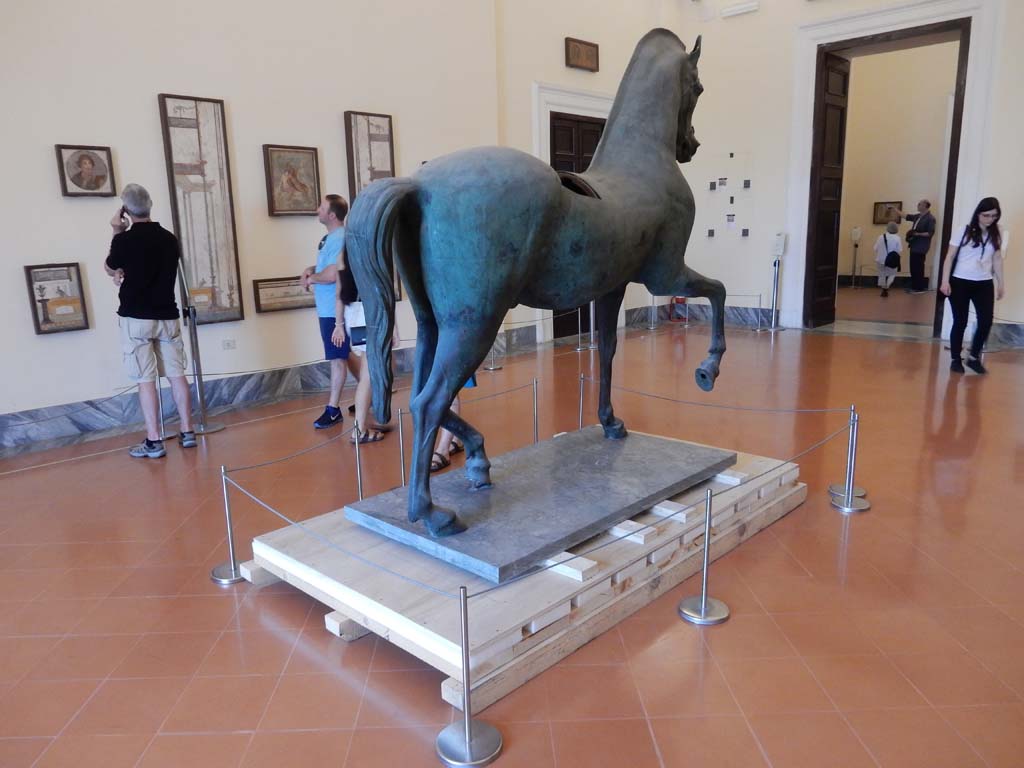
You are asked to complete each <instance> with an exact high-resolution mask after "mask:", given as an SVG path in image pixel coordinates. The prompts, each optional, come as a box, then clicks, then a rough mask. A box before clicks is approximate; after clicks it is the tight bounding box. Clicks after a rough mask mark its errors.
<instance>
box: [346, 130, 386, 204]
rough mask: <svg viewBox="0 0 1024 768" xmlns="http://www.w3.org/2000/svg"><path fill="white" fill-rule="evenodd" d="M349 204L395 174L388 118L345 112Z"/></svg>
mask: <svg viewBox="0 0 1024 768" xmlns="http://www.w3.org/2000/svg"><path fill="white" fill-rule="evenodd" d="M345 152H346V154H347V156H348V194H349V203H351V202H352V201H353V200H355V199H356V195H358V194H359V193H360V192H362V191H363V190H364V189H365V188H366V187H367V186H369V185H370V184H371V183H373V182H375V181H376V180H377V179H390V178H391V177H393V176H394V175H395V140H394V132H393V129H392V123H391V115H378V114H375V113H373V112H350V111H349V112H345Z"/></svg>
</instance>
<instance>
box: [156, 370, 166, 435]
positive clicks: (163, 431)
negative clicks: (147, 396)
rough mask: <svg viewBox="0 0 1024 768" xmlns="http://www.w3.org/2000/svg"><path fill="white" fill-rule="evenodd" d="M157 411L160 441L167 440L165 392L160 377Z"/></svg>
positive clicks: (158, 379)
mask: <svg viewBox="0 0 1024 768" xmlns="http://www.w3.org/2000/svg"><path fill="white" fill-rule="evenodd" d="M155 383H156V410H157V412H158V413H159V414H160V439H161V440H166V439H167V430H166V429H165V427H164V392H163V389H162V388H161V386H160V377H159V376H157V377H156V382H155Z"/></svg>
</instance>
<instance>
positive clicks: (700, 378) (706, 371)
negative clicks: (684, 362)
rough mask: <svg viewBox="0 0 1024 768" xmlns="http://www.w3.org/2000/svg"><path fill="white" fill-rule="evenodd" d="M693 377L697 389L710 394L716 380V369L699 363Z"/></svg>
mask: <svg viewBox="0 0 1024 768" xmlns="http://www.w3.org/2000/svg"><path fill="white" fill-rule="evenodd" d="M694 377H695V378H696V379H697V386H698V387H700V388H701V389H703V390H704V391H705V392H710V391H711V390H712V389H714V388H715V379H717V378H718V367H717V366H712V365H709V364H707V363H701V364H700V366H699V367H698V368H697V370H696V371H694Z"/></svg>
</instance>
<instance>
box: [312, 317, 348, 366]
mask: <svg viewBox="0 0 1024 768" xmlns="http://www.w3.org/2000/svg"><path fill="white" fill-rule="evenodd" d="M319 320H320V338H321V339H323V342H324V359H325V360H348V353H349V339H348V334H347V333H346V334H345V343H344V344H342V345H341V346H340V347H336V346H334V342H333V341H331V334H333V333H334V318H333V317H321V318H319Z"/></svg>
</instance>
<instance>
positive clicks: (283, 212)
mask: <svg viewBox="0 0 1024 768" xmlns="http://www.w3.org/2000/svg"><path fill="white" fill-rule="evenodd" d="M263 168H264V171H265V172H266V176H267V212H268V213H269V214H270V215H271V216H316V211H317V208H319V207H320V166H319V163H318V162H317V153H316V147H288V146H283V145H280V144H264V145H263Z"/></svg>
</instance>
